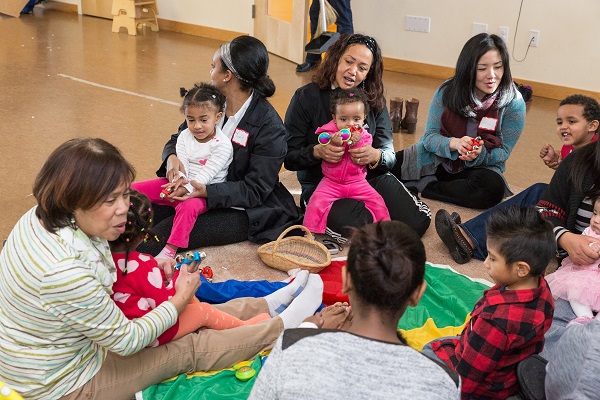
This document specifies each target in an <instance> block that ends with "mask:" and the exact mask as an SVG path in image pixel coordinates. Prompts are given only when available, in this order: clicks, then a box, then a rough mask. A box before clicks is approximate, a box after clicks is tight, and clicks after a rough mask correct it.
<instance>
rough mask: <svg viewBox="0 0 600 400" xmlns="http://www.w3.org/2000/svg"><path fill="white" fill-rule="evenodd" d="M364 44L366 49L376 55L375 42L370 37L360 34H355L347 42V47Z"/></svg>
mask: <svg viewBox="0 0 600 400" xmlns="http://www.w3.org/2000/svg"><path fill="white" fill-rule="evenodd" d="M359 43H360V44H364V45H365V46H367V49H369V50H371V53H373V55H376V52H377V42H375V39H373V38H372V37H371V36H366V35H361V34H360V33H356V34H354V35H352V36H351V37H350V39H349V40H348V46H349V45H351V44H359Z"/></svg>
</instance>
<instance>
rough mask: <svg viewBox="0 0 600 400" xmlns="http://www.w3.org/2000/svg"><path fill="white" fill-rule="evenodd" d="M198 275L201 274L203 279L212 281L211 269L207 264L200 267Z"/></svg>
mask: <svg viewBox="0 0 600 400" xmlns="http://www.w3.org/2000/svg"><path fill="white" fill-rule="evenodd" d="M200 275H202V276H203V277H204V279H206V280H207V281H209V282H212V281H213V275H214V274H213V270H212V268H211V267H209V266H206V267H204V268H202V271H200Z"/></svg>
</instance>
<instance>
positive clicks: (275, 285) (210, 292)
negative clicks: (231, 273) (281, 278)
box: [196, 276, 287, 304]
mask: <svg viewBox="0 0 600 400" xmlns="http://www.w3.org/2000/svg"><path fill="white" fill-rule="evenodd" d="M200 279H201V280H202V285H200V288H198V290H197V291H196V297H197V298H198V299H199V300H200V301H205V302H207V303H211V304H221V303H226V302H227V301H229V300H232V299H237V298H239V297H264V296H266V295H268V294H271V293H273V292H274V291H276V290H279V289H281V288H282V287H285V286H287V283H285V282H269V281H266V280H263V281H237V280H234V279H230V280H228V281H225V282H217V283H210V282H208V281H207V280H206V278H204V277H203V276H200Z"/></svg>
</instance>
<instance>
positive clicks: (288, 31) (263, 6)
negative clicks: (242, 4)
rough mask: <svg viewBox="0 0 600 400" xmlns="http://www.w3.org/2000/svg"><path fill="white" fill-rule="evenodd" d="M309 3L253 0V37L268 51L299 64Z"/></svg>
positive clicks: (304, 38) (302, 0) (300, 0)
mask: <svg viewBox="0 0 600 400" xmlns="http://www.w3.org/2000/svg"><path fill="white" fill-rule="evenodd" d="M317 1H318V0H317ZM309 3H310V0H255V2H254V5H255V7H256V8H255V16H254V36H255V37H256V38H257V39H260V40H261V41H262V42H263V43H264V44H265V46H267V50H269V52H270V53H273V54H276V55H278V56H280V57H283V58H285V59H288V60H290V61H293V62H295V63H298V64H302V63H303V62H304V46H305V45H306V42H307V40H308V36H307V35H308V6H309Z"/></svg>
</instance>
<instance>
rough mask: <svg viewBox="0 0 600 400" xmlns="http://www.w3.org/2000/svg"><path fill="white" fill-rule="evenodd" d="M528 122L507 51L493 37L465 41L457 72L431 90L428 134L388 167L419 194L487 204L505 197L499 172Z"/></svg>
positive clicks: (459, 202) (484, 35) (475, 205)
mask: <svg viewBox="0 0 600 400" xmlns="http://www.w3.org/2000/svg"><path fill="white" fill-rule="evenodd" d="M524 125H525V102H524V101H523V98H522V96H521V94H520V93H519V91H518V90H517V88H516V86H515V84H514V83H513V80H512V76H511V73H510V67H509V54H508V50H507V49H506V46H505V44H504V42H503V41H502V39H501V38H500V37H498V36H496V35H488V34H487V33H482V34H479V35H476V36H474V37H472V38H471V39H469V40H468V41H467V43H466V44H465V46H464V47H463V49H462V51H461V53H460V55H459V57H458V61H457V64H456V73H455V75H454V77H452V78H450V79H449V80H447V81H446V82H444V83H443V84H442V85H441V86H440V87H439V89H438V90H437V91H436V92H435V94H434V97H433V99H432V101H431V104H430V106H429V114H428V116H427V125H426V128H425V133H424V134H423V136H422V137H421V139H420V140H419V142H418V143H416V144H415V145H413V146H410V147H409V148H406V149H404V150H402V151H400V152H398V153H396V158H397V162H396V165H395V167H394V170H393V171H392V172H393V173H394V174H395V175H396V176H397V177H398V178H399V179H401V180H402V181H404V182H405V183H406V186H413V187H416V188H417V190H418V191H419V192H421V194H422V196H423V197H425V198H430V199H434V200H440V201H445V202H449V203H454V204H457V205H459V206H463V207H470V208H479V209H485V208H489V207H492V206H493V205H495V204H497V203H499V202H500V201H502V199H503V198H504V197H505V196H506V195H510V194H511V193H510V191H509V190H508V186H507V184H506V181H505V180H504V177H503V176H502V173H503V172H504V170H505V169H506V164H505V163H506V160H507V159H508V157H509V155H510V153H511V151H512V149H513V148H514V146H515V144H516V143H517V140H518V139H519V136H521V132H522V130H523V126H524Z"/></svg>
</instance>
